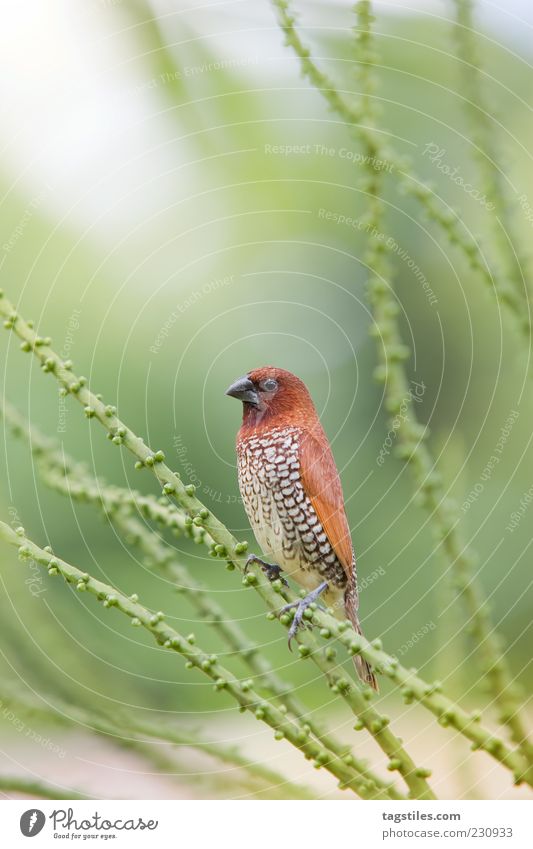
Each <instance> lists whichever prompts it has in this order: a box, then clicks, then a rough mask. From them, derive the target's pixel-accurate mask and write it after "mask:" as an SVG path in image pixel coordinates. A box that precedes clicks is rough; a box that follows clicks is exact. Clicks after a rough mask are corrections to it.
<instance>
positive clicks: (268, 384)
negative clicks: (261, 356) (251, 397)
mask: <svg viewBox="0 0 533 849" xmlns="http://www.w3.org/2000/svg"><path fill="white" fill-rule="evenodd" d="M261 388H262V389H264V390H265V392H274V391H275V390H276V389H277V388H278V381H277V380H274V378H273V377H267V379H266V380H263V382H262V384H261Z"/></svg>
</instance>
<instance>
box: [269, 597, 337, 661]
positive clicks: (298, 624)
mask: <svg viewBox="0 0 533 849" xmlns="http://www.w3.org/2000/svg"><path fill="white" fill-rule="evenodd" d="M327 586H328V584H327V581H324V582H323V583H322V584H320V586H318V587H317V588H316V590H313V591H312V592H310V593H308V594H307V595H306V597H305V598H302V599H300V600H299V601H291V602H290V603H289V604H285V605H283V607H282V608H281V610H280V612H279V613H280V616H281V614H282V613H286V612H287V610H292V608H293V607H295V608H296V611H295V614H294V617H293V620H292V622H291V627H290V628H289V634H288V637H289V641H288V644H289V651H292V648H291V642H292V640H293V639H294V637H295V636H296V634H297V633H298V630H299V629H300V628H302V627H303V628H310V627H311V626H310V625H309V623H308V622H306V621H305V620H304V614H305V611H306V610H307V608H308V607H309V606H310V605H311V604H314V602H315V601H316V600H317V598H318V597H319V595H320V593H323V592H324V590H325V589H327Z"/></svg>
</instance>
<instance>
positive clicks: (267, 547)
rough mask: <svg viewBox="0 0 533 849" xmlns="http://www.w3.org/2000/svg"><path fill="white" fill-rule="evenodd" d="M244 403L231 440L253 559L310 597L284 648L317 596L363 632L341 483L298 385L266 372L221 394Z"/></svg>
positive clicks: (362, 670)
mask: <svg viewBox="0 0 533 849" xmlns="http://www.w3.org/2000/svg"><path fill="white" fill-rule="evenodd" d="M226 395H231V396H232V397H233V398H238V399H239V400H240V401H242V402H243V421H242V427H241V429H240V430H239V433H238V435H237V456H238V471H239V488H240V491H241V495H242V500H243V503H244V507H245V510H246V513H247V515H248V518H249V520H250V524H251V526H252V529H253V531H254V534H255V537H256V539H257V542H258V543H259V545H260V546H261V548H262V550H263V552H264V553H265V554H266V555H267V556H268V557H269V558H270V557H271V558H273V560H274V563H267V562H265V561H264V560H261V559H260V558H258V557H255V556H254V555H251V556H250V558H249V560H250V561H256V562H259V563H261V565H262V568H263V570H264V571H265V573H266V574H267V575H268V577H269V578H270V579H271V580H274V578H278V577H280V572H281V570H283V571H284V572H285V573H286V574H287V575H289V576H290V577H292V578H294V580H295V581H296V582H297V583H298V584H300V585H301V586H302V587H304V588H305V589H306V590H308V591H309V593H308V595H307V596H306V597H305V598H304V599H302V600H301V601H299V602H295V603H294V604H292V605H287V606H286V607H285V608H284V609H287V608H288V607H296V613H295V616H294V619H293V621H292V624H291V628H290V631H289V646H290V642H291V639H292V637H294V635H295V633H296V631H297V630H298V627H299V626H300V625H301V624H302V617H303V614H304V612H305V610H306V608H307V607H308V606H309V605H310V604H311V603H312V602H314V601H316V600H317V598H318V597H319V596H320V595H321V594H323V597H324V599H325V601H326V603H327V605H328V606H329V607H332V608H333V610H334V611H335V615H336V616H337V617H338V618H340V619H344V618H345V617H346V616H347V617H348V619H349V620H350V621H351V623H352V625H353V627H354V628H355V630H356V631H357V633H358V634H362V631H361V626H360V624H359V618H358V616H357V610H358V606H359V598H358V592H357V573H356V564H355V554H354V551H353V547H352V540H351V536H350V529H349V526H348V520H347V518H346V512H345V509H344V497H343V494H342V488H341V482H340V478H339V473H338V471H337V467H336V466H335V461H334V459H333V455H332V453H331V448H330V445H329V442H328V439H327V436H326V434H325V433H324V430H323V428H322V425H321V424H320V420H319V418H318V415H317V412H316V410H315V406H314V404H313V401H312V400H311V396H310V395H309V392H308V391H307V388H306V386H305V384H304V383H303V382H302V381H301V380H300V379H299V378H298V377H296V376H295V375H294V374H291V372H289V371H285V370H284V369H280V368H274V367H273V366H265V367H264V368H259V369H255V370H254V371H251V372H249V373H248V374H247V375H246V377H242V378H240V379H239V380H237V381H236V382H235V383H233V384H232V385H231V386H230V387H229V389H227V390H226ZM354 662H355V667H356V670H357V672H358V674H359V677H360V678H361V680H362V681H364V682H366V683H367V684H370V686H371V687H373V688H374V689H375V690H377V682H376V679H375V677H374V673H373V672H372V669H371V667H370V666H369V664H368V663H367V661H366V660H365V659H364V658H363V657H362V656H361V655H355V657H354Z"/></svg>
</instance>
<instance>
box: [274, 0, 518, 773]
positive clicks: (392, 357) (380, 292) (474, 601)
mask: <svg viewBox="0 0 533 849" xmlns="http://www.w3.org/2000/svg"><path fill="white" fill-rule="evenodd" d="M273 2H274V5H275V6H276V7H277V9H278V12H279V18H280V24H281V26H282V29H283V30H284V32H285V35H286V38H287V43H288V44H289V45H290V46H291V47H292V48H293V50H294V51H295V52H296V54H297V55H298V56H299V57H300V60H301V64H302V70H303V72H304V74H305V75H306V76H307V77H308V79H309V80H310V81H311V82H312V83H313V85H315V87H317V88H318V89H319V90H320V91H321V92H322V94H323V95H324V96H325V97H326V99H327V100H328V102H329V103H330V105H331V106H332V108H334V109H335V110H336V111H337V113H338V114H339V115H340V116H341V117H343V118H344V120H345V121H346V123H347V124H349V125H350V127H354V126H355V122H354V119H353V115H354V110H353V107H352V106H351V105H350V104H347V103H346V102H345V101H344V99H343V98H342V97H341V96H340V95H339V96H337V97H334V98H333V97H332V95H331V92H332V91H334V86H333V84H332V83H331V82H330V81H329V80H328V79H327V78H326V77H325V76H324V75H323V74H322V73H321V72H320V71H319V70H318V68H317V67H316V66H315V64H314V63H313V61H312V60H311V58H310V54H309V50H308V49H307V48H305V47H304V45H303V43H302V41H301V39H300V37H299V35H298V33H297V31H296V29H295V26H294V18H292V17H291V15H290V14H289V4H288V3H287V2H286V0H273ZM356 10H357V12H358V14H359V16H360V25H361V29H362V31H363V32H364V31H365V30H366V31H368V29H369V27H370V19H371V6H370V3H368V2H362V3H358V4H357V5H356ZM365 43H366V44H368V39H366V41H365ZM369 78H370V63H367V64H366V71H365V77H364V79H366V80H367V81H368V80H369ZM368 94H369V90H368V88H367V90H366V92H365V100H364V103H366V104H367V106H368V103H369V102H370V101H369V97H368ZM358 114H359V115H360V116H361V117H363V118H365V119H367V118H372V115H370V116H369V115H367V114H366V112H365V109H361V110H359V113H358ZM356 129H357V133H358V135H359V137H360V138H361V140H362V141H363V143H364V146H365V149H366V152H367V157H368V158H367V161H368V162H369V163H370V164H369V166H367V167H368V168H369V186H368V191H369V195H370V212H369V221H368V227H367V229H368V231H369V232H370V233H371V234H372V232H374V233H375V234H377V235H378V236H380V235H381V230H380V226H381V220H382V211H383V210H382V206H383V202H382V201H381V199H380V196H379V195H380V190H379V186H380V182H379V181H380V175H379V174H378V173H377V171H376V169H375V168H374V167H372V163H373V162H375V161H376V159H380V160H382V161H383V160H384V159H385V160H387V158H390V155H389V154H388V152H387V151H386V150H385V149H384V148H383V144H382V142H381V139H380V136H379V134H378V133H375V132H369V130H368V129H367V128H365V129H364V131H363V132H360V128H356ZM374 157H375V158H374ZM414 182H415V188H414V191H415V194H416V196H417V197H418V199H419V200H421V201H422V202H424V203H425V202H426V201H429V207H428V210H429V211H430V212H431V213H432V214H433V215H434V217H435V216H436V219H437V220H440V221H441V223H442V224H443V226H444V224H445V221H446V225H445V226H446V228H451V229H447V233H448V234H450V233H453V234H454V236H455V235H456V228H455V219H454V216H452V217H451V219H449V218H448V217H447V216H444V218H442V216H441V215H440V212H439V211H438V209H437V208H436V206H435V203H434V201H433V199H432V198H431V193H430V192H429V189H427V188H426V187H424V186H422V184H420V183H419V182H418V181H417V180H415V181H414ZM386 252H387V246H386V240H384V239H382V238H377V239H375V240H374V244H373V245H372V244H371V246H370V250H369V253H368V256H367V258H366V259H367V263H368V265H369V267H370V268H371V269H372V271H373V276H372V278H371V279H370V281H369V284H368V290H369V297H370V301H371V305H372V308H373V312H374V320H375V330H376V331H377V335H379V338H380V341H381V346H380V356H381V363H382V364H381V369H380V372H379V374H380V376H381V377H382V379H383V381H384V382H385V383H386V394H387V409H388V410H389V412H390V414H391V417H392V418H394V417H396V416H397V415H398V413H399V411H400V406H401V404H402V403H403V401H404V399H406V398H409V397H410V394H409V392H408V390H409V384H408V381H407V378H406V376H405V371H404V369H403V366H402V364H401V361H402V360H403V359H405V357H406V355H408V354H409V351H408V349H407V348H406V347H405V346H404V345H402V344H401V337H400V333H399V330H398V326H397V320H396V314H397V310H398V307H397V304H396V301H395V298H394V295H393V291H392V288H391V285H390V283H389V282H388V281H389V280H390V279H391V270H390V267H389V264H388V263H387V260H386ZM468 255H469V257H470V259H471V261H472V262H474V263H476V264H477V263H478V261H479V260H478V253H477V247H474V249H473V250H470V251H469V252H468ZM488 273H489V278H490V282H491V285H492V284H494V285H495V287H498V286H499V283H498V284H497V283H496V281H495V280H493V278H492V275H491V274H490V272H488ZM497 291H498V295H499V296H500V298H501V300H503V301H505V303H507V305H508V306H509V307H510V308H511V309H512V310H513V312H514V313H515V315H516V316H517V317H518V318H519V320H520V321H521V322H522V327H523V329H524V330H525V331H526V332H527V334H528V335H529V330H530V327H529V317H524V311H523V307H522V305H521V304H520V303H519V302H518V300H517V297H516V294H515V291H514V289H513V288H512V287H511V286H510V284H509V282H508V281H504V282H503V283H502V284H501V286H500V288H497ZM402 418H403V419H405V417H402ZM398 438H399V440H400V441H401V443H402V445H401V448H402V451H403V455H404V457H405V458H406V459H410V460H411V466H412V467H413V469H414V472H415V480H416V483H417V487H418V488H420V489H421V491H422V493H423V499H424V503H425V505H426V506H427V508H428V509H429V510H430V512H431V515H432V521H433V526H434V528H435V530H436V533H437V534H438V536H439V537H440V538H442V543H443V549H444V551H445V553H446V555H447V557H448V559H449V561H450V563H451V566H452V568H453V569H454V571H455V573H456V576H457V583H458V585H459V588H460V590H461V593H462V595H463V597H464V600H465V602H466V605H467V609H468V613H469V616H470V619H471V621H472V623H473V627H474V629H475V631H476V636H477V638H478V643H479V646H480V651H481V654H482V657H483V659H484V669H485V674H486V676H487V680H488V682H489V684H490V686H491V691H492V693H493V696H494V699H495V701H496V702H497V703H498V704H499V706H500V708H501V714H500V719H501V721H502V722H505V724H506V725H507V726H508V727H509V729H510V731H511V736H512V739H513V741H514V742H515V743H516V744H517V745H518V746H519V747H520V749H521V751H522V753H523V755H524V758H525V760H526V763H527V765H528V774H529V780H530V781H531V780H533V745H532V744H531V742H530V740H529V739H528V735H527V731H526V727H525V724H524V722H523V720H522V718H521V716H520V713H519V700H518V697H517V693H516V690H515V688H514V687H513V683H512V676H511V674H510V672H509V671H508V669H507V664H506V662H505V659H504V657H503V656H502V653H501V651H500V639H499V637H498V636H497V635H496V633H495V631H494V629H493V628H492V625H491V622H490V618H489V615H488V612H487V606H486V602H485V601H484V599H483V596H482V593H481V592H480V590H479V588H478V587H477V586H476V585H475V584H474V581H473V576H472V574H471V559H470V556H469V555H468V554H467V553H466V552H465V550H464V544H463V542H462V540H461V539H460V537H459V534H458V531H457V526H456V522H455V521H454V519H453V518H450V513H451V512H455V505H453V507H452V509H450V505H451V502H450V500H449V499H446V493H445V492H444V489H443V487H442V486H441V485H440V483H438V478H437V476H436V474H435V473H434V472H433V467H434V462H433V459H432V457H431V454H430V453H429V450H428V449H427V448H426V446H425V445H423V443H422V441H421V440H422V438H423V429H421V428H420V425H419V424H418V423H417V422H416V421H415V420H414V416H412V417H411V420H407V421H404V422H403V424H402V427H401V428H400V429H399V431H398Z"/></svg>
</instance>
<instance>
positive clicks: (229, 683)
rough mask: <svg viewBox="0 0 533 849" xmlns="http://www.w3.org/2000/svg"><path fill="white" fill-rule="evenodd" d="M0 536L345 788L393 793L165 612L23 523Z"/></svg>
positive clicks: (372, 795)
mask: <svg viewBox="0 0 533 849" xmlns="http://www.w3.org/2000/svg"><path fill="white" fill-rule="evenodd" d="M0 538H2V539H3V540H4V541H5V542H7V543H9V544H10V545H13V546H16V547H17V549H18V552H19V558H20V559H21V560H29V561H31V562H33V563H38V564H40V565H42V566H45V567H46V568H47V569H48V573H49V574H50V575H57V574H59V575H61V576H62V577H63V578H64V579H65V581H66V582H67V583H68V584H73V585H75V587H76V589H77V590H78V591H80V592H87V593H90V594H91V595H94V596H95V597H96V598H97V599H98V601H101V602H102V604H103V606H104V607H105V608H107V609H109V610H112V609H116V610H119V611H120V612H121V613H124V614H125V615H126V616H128V617H129V618H130V620H131V623H132V625H134V626H139V627H143V628H144V629H146V630H147V631H148V632H149V633H150V634H151V635H152V636H153V637H154V638H155V640H156V642H157V643H158V644H159V645H161V646H163V647H164V648H166V649H169V650H170V651H173V652H177V653H178V654H180V655H181V656H182V657H183V658H184V659H185V661H186V666H187V667H188V668H196V669H198V670H199V671H200V672H202V673H203V674H204V675H206V676H207V677H208V678H210V679H211V680H212V681H213V682H214V689H215V691H216V692H224V693H226V694H227V695H229V696H230V697H231V698H232V699H233V700H234V701H236V702H237V704H238V705H239V706H240V708H242V709H243V710H245V711H250V712H251V713H252V714H254V715H255V717H256V718H257V719H259V720H261V721H262V722H264V723H265V724H266V725H269V726H270V727H271V728H272V729H273V730H274V737H275V739H276V740H282V739H286V740H287V741H288V742H290V743H292V745H293V746H295V747H296V748H297V749H299V750H300V751H301V752H302V753H303V754H304V755H305V756H306V758H308V759H309V760H313V761H314V764H315V766H316V767H317V768H320V767H324V769H326V770H327V771H328V772H330V773H331V774H332V775H333V776H335V778H337V780H338V782H339V786H340V787H341V788H343V789H344V788H349V789H351V790H353V791H354V792H355V793H357V794H358V795H360V796H361V797H362V798H365V799H390V796H388V794H387V792H386V791H385V790H383V789H382V788H379V787H377V786H376V785H375V784H374V782H372V781H370V780H365V779H359V780H356V779H354V778H353V775H352V771H351V769H350V768H349V767H350V766H352V764H346V763H345V762H344V761H343V760H342V759H340V758H336V757H332V755H331V753H329V752H328V751H327V750H326V749H324V748H322V747H321V746H320V744H318V743H316V742H315V741H313V740H311V739H310V738H309V730H308V728H306V727H305V725H304V724H301V723H299V722H298V721H296V720H295V719H294V718H289V717H287V715H286V713H284V712H283V711H282V710H281V709H280V708H278V707H276V706H275V705H274V704H272V703H271V702H270V701H268V700H267V699H265V698H263V697H262V696H261V695H260V694H259V693H257V692H256V691H255V690H254V689H253V688H252V686H250V683H249V682H241V681H239V680H238V679H237V678H236V677H235V676H234V675H233V674H232V673H231V672H230V671H229V670H228V669H226V668H225V667H224V666H223V665H222V664H221V663H220V661H219V659H218V657H217V656H216V655H213V654H207V653H206V652H204V651H202V650H201V649H200V648H198V647H197V646H196V645H195V640H193V639H192V638H185V637H183V636H182V635H181V634H180V633H179V632H178V631H177V630H176V629H175V628H172V627H171V626H170V625H168V624H167V622H166V621H165V616H164V613H162V612H161V611H159V612H157V613H153V612H151V611H150V610H148V609H147V608H146V607H144V606H143V605H141V604H140V603H139V601H138V600H137V596H135V595H134V596H130V597H128V596H126V595H124V594H123V593H122V592H120V590H118V589H116V588H114V587H111V586H109V585H108V584H105V583H103V582H102V581H99V580H97V579H96V578H93V577H91V576H90V575H89V574H88V573H87V572H82V571H81V570H80V569H78V568H76V567H75V566H72V565H71V564H70V563H67V562H66V561H65V560H62V559H60V558H59V557H56V556H55V555H53V554H52V553H51V552H50V551H47V550H45V549H42V548H39V546H37V545H35V543H33V542H32V541H31V540H29V539H28V538H27V537H26V535H25V533H24V529H23V528H18V529H17V530H14V529H13V528H11V527H10V526H9V525H7V524H6V523H5V522H0Z"/></svg>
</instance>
